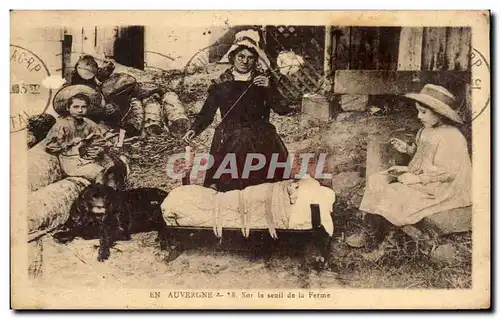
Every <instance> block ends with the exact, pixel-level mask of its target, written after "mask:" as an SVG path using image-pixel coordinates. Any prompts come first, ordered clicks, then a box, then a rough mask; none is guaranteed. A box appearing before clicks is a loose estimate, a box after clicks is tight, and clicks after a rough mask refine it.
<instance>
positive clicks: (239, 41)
mask: <svg viewBox="0 0 500 319" xmlns="http://www.w3.org/2000/svg"><path fill="white" fill-rule="evenodd" d="M234 39H235V40H234V42H233V44H232V45H231V47H230V48H229V50H228V51H227V52H226V54H225V55H224V56H223V57H222V59H220V61H219V63H229V55H230V54H231V53H232V52H233V51H234V50H236V49H238V47H240V46H246V47H248V48H252V49H254V50H255V51H256V52H257V54H258V55H259V56H258V63H259V65H260V67H261V68H262V70H264V71H265V70H267V69H269V68H270V67H271V62H270V61H269V58H268V57H267V55H266V53H265V52H264V51H263V50H262V49H261V48H260V47H259V42H260V36H259V32H257V31H255V30H244V31H240V32H238V33H236V35H235V36H234Z"/></svg>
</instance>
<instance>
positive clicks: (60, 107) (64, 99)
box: [52, 84, 104, 115]
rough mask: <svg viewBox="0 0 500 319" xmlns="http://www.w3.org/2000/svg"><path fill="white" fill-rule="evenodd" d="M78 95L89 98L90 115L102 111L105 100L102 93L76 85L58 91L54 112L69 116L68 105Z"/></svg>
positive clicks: (55, 97)
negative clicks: (70, 99)
mask: <svg viewBox="0 0 500 319" xmlns="http://www.w3.org/2000/svg"><path fill="white" fill-rule="evenodd" d="M77 94H83V95H85V96H87V97H88V98H89V100H90V105H89V106H88V113H90V112H92V111H95V110H97V109H101V108H102V107H103V105H104V98H103V96H102V94H101V93H99V92H97V91H96V90H94V89H93V88H91V87H90V86H87V85H83V84H75V85H68V86H64V87H62V88H61V89H60V90H59V91H57V93H56V95H55V96H54V101H53V103H52V105H53V107H54V111H56V112H57V114H59V115H63V114H67V110H66V106H67V104H68V99H69V98H71V97H73V96H75V95H77Z"/></svg>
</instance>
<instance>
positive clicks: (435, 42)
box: [422, 27, 446, 71]
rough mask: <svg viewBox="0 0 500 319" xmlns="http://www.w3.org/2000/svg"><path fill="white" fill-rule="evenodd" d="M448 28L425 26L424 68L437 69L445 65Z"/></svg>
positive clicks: (441, 68)
mask: <svg viewBox="0 0 500 319" xmlns="http://www.w3.org/2000/svg"><path fill="white" fill-rule="evenodd" d="M445 51H446V28H443V27H438V28H424V35H423V52H422V70H429V71H437V70H443V69H444V67H445Z"/></svg>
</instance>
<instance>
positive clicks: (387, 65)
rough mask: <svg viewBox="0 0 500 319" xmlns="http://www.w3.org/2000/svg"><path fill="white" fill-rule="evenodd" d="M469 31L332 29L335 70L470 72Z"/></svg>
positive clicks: (442, 28) (394, 28)
mask: <svg viewBox="0 0 500 319" xmlns="http://www.w3.org/2000/svg"><path fill="white" fill-rule="evenodd" d="M470 43H471V30H470V28H468V27H425V28H416V27H413V28H399V27H342V26H336V27H332V47H333V48H332V50H333V51H334V52H333V53H332V69H333V71H336V70H405V71H417V70H425V71H440V70H447V71H451V70H458V71H465V70H468V69H469V56H470Z"/></svg>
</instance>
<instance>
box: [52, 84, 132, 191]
mask: <svg viewBox="0 0 500 319" xmlns="http://www.w3.org/2000/svg"><path fill="white" fill-rule="evenodd" d="M97 101H102V97H101V95H100V94H99V93H98V92H96V91H95V90H93V89H92V88H90V87H88V86H84V85H71V86H67V87H64V88H62V89H61V90H60V91H59V92H58V93H57V94H56V97H55V98H54V110H55V111H56V112H57V113H58V114H59V115H60V117H59V118H58V119H57V121H56V123H55V124H54V126H53V127H52V128H51V130H50V131H49V133H48V134H47V137H46V141H47V142H46V151H47V152H48V153H50V154H52V155H56V156H58V158H59V162H60V164H61V169H62V171H63V173H64V174H65V175H66V176H79V177H84V178H86V179H88V180H90V181H91V182H96V183H101V184H107V185H109V186H111V187H113V188H115V189H116V188H118V187H119V186H118V185H121V184H119V183H123V181H122V180H121V179H122V178H124V176H122V175H121V174H118V171H117V169H116V167H115V164H116V163H117V160H116V159H113V158H111V157H110V156H109V154H107V152H106V151H107V149H108V148H109V146H110V145H109V144H108V142H107V141H106V136H105V134H106V131H105V130H104V129H103V128H102V127H100V126H99V125H97V124H96V123H95V122H93V121H92V120H90V119H88V118H86V117H85V115H86V114H87V111H88V108H89V107H91V106H95V103H99V102H97ZM118 161H119V160H118Z"/></svg>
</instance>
